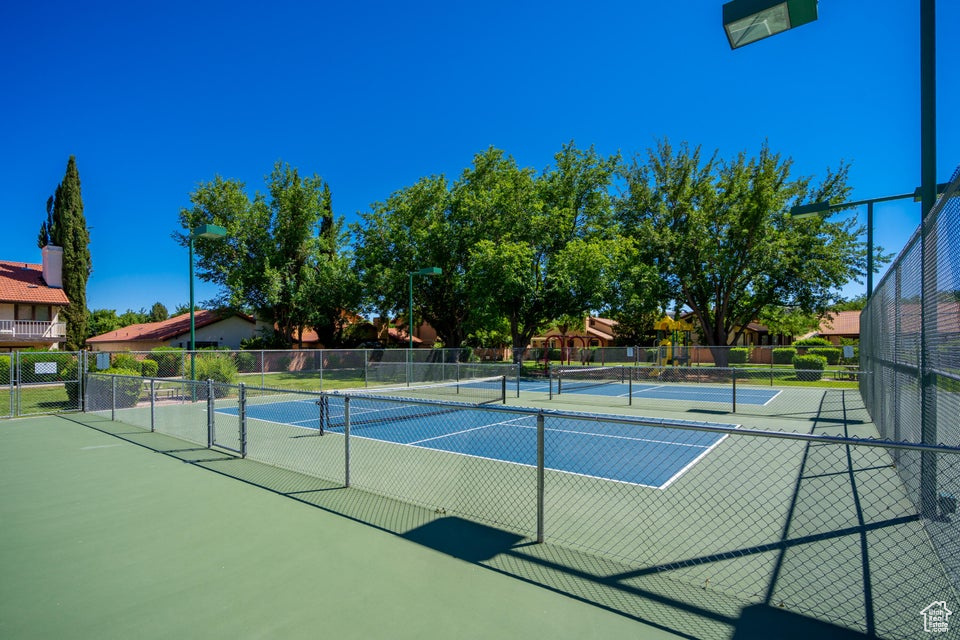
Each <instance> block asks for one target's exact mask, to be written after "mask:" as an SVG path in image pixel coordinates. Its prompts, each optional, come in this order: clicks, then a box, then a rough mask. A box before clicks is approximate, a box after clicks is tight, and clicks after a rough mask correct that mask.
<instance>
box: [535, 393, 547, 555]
mask: <svg viewBox="0 0 960 640" xmlns="http://www.w3.org/2000/svg"><path fill="white" fill-rule="evenodd" d="M543 433H544V415H543V411H540V412H539V413H537V542H538V543H540V542H543V520H544V518H543V494H544V486H543V485H544V473H543V470H544V466H545V461H544V445H543V440H544V438H543Z"/></svg>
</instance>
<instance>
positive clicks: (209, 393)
mask: <svg viewBox="0 0 960 640" xmlns="http://www.w3.org/2000/svg"><path fill="white" fill-rule="evenodd" d="M213 424H214V404H213V380H209V379H208V380H207V448H210V447H212V446H213V440H214V433H213Z"/></svg>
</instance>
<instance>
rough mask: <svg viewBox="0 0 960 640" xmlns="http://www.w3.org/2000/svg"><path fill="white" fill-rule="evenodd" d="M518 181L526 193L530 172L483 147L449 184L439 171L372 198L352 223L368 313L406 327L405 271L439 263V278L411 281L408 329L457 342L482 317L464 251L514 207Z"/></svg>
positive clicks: (452, 343) (476, 326)
mask: <svg viewBox="0 0 960 640" xmlns="http://www.w3.org/2000/svg"><path fill="white" fill-rule="evenodd" d="M511 181H512V184H511ZM523 184H526V185H527V187H526V188H527V190H530V191H532V181H531V178H530V176H529V175H528V174H527V173H526V172H524V171H523V170H520V169H519V168H517V167H516V164H515V163H514V162H513V160H512V159H511V158H507V157H505V156H504V154H503V152H501V151H499V150H496V149H492V148H491V149H488V150H487V151H486V152H484V153H481V154H478V155H477V156H476V157H475V158H474V164H473V166H472V167H470V168H469V169H467V170H465V171H464V172H463V174H462V175H461V177H460V179H459V180H458V181H457V182H456V183H455V184H453V185H452V186H451V185H450V184H449V183H448V181H447V179H446V178H445V177H444V176H430V177H428V178H422V179H421V180H419V181H418V182H417V183H416V184H413V185H411V186H409V187H405V188H403V189H400V190H399V191H397V192H395V193H393V194H391V196H390V197H389V198H387V200H385V201H384V202H377V203H374V204H373V205H372V207H371V211H369V212H367V213H364V214H363V215H362V216H361V220H360V223H358V224H356V225H354V227H353V230H354V233H355V235H356V238H357V247H356V265H357V269H358V271H359V273H360V275H361V278H362V280H363V282H364V288H365V293H366V299H367V300H368V310H369V311H371V312H373V313H376V314H377V315H379V316H380V317H382V318H389V317H390V316H392V315H394V314H397V315H401V316H403V318H404V319H405V324H407V325H408V326H409V325H410V321H409V320H410V312H409V310H408V309H407V307H408V304H409V303H408V299H409V287H410V281H409V273H410V272H412V271H418V270H419V269H421V268H424V267H439V268H440V269H442V271H443V273H442V274H441V275H437V276H431V277H423V278H419V277H418V278H417V280H416V282H415V283H414V284H415V287H416V295H415V296H414V307H415V308H414V310H413V317H414V318H415V320H414V322H413V326H416V323H417V320H416V319H419V318H423V319H425V320H426V321H427V322H429V323H430V325H431V326H432V327H433V328H434V329H436V331H437V334H438V336H439V337H440V340H441V341H442V342H443V344H445V345H447V346H451V347H456V346H460V345H461V344H463V342H464V340H465V339H466V337H467V336H468V335H470V334H471V333H472V332H473V331H474V330H477V329H479V328H480V327H482V325H483V323H484V320H485V318H483V317H481V315H480V310H479V309H478V306H477V304H476V302H475V300H474V299H473V298H472V296H471V295H470V291H469V283H468V281H467V274H468V273H469V272H470V270H471V262H470V261H471V250H472V249H473V247H475V246H476V244H477V243H478V242H480V241H482V240H483V239H485V238H489V237H491V235H492V232H491V228H492V226H493V225H494V224H495V223H496V221H497V220H498V219H499V218H500V216H502V215H503V209H504V208H509V207H516V206H520V205H519V204H518V203H517V202H515V201H514V200H513V198H519V197H520V196H518V195H517V193H516V191H517V190H518V189H522V188H523V187H521V186H519V185H523ZM478 192H482V193H483V194H484V196H485V199H482V201H481V198H479V197H478V196H477V194H478ZM508 192H509V193H510V195H507V194H508Z"/></svg>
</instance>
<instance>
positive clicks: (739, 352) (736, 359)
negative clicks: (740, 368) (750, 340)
mask: <svg viewBox="0 0 960 640" xmlns="http://www.w3.org/2000/svg"><path fill="white" fill-rule="evenodd" d="M749 360H750V349H748V348H746V347H736V348H733V349H730V364H745V363H747V362H749Z"/></svg>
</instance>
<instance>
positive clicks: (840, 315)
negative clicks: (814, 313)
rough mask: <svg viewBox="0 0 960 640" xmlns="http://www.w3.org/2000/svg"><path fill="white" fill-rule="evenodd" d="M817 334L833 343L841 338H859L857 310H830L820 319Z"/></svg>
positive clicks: (838, 342) (837, 342) (858, 314)
mask: <svg viewBox="0 0 960 640" xmlns="http://www.w3.org/2000/svg"><path fill="white" fill-rule="evenodd" d="M816 335H817V336H819V337H821V338H826V339H827V340H829V341H830V342H832V343H833V344H840V339H841V338H849V339H854V340H858V339H859V338H860V312H859V311H831V312H830V313H828V314H827V315H825V316H824V317H823V318H822V319H821V320H820V327H819V328H818V329H817V333H816Z"/></svg>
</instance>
